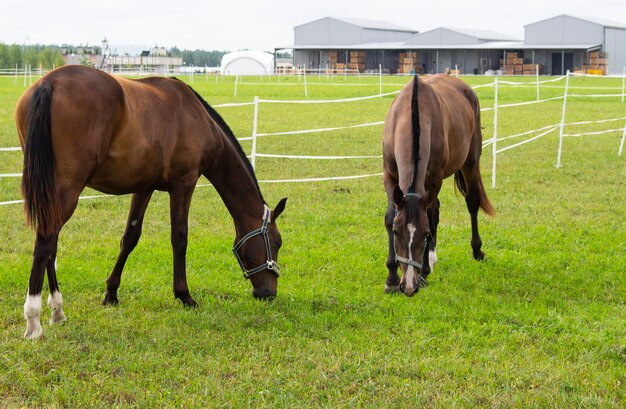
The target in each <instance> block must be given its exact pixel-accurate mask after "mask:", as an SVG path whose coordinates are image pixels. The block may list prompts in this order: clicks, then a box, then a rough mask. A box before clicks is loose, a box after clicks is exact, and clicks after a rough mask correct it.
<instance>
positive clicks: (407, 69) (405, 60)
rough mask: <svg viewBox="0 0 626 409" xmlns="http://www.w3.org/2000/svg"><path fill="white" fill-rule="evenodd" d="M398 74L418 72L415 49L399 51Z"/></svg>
mask: <svg viewBox="0 0 626 409" xmlns="http://www.w3.org/2000/svg"><path fill="white" fill-rule="evenodd" d="M399 62H400V67H399V71H400V74H410V73H411V72H414V73H419V62H420V60H419V55H418V54H417V51H403V52H401V53H400V61H399Z"/></svg>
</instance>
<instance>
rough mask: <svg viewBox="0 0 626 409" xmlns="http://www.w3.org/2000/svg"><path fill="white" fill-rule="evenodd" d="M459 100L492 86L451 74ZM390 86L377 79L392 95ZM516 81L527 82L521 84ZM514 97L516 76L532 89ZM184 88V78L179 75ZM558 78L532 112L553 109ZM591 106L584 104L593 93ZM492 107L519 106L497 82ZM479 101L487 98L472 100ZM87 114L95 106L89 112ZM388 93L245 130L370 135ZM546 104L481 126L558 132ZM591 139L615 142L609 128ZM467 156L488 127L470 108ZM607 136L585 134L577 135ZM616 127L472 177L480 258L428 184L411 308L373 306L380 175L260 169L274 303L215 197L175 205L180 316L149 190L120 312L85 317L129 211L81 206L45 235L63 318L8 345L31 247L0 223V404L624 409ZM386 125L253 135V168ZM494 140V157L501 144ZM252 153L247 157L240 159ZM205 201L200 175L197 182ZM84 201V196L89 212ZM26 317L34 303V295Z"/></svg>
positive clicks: (552, 139)
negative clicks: (432, 236) (281, 207)
mask: <svg viewBox="0 0 626 409" xmlns="http://www.w3.org/2000/svg"><path fill="white" fill-rule="evenodd" d="M464 79H465V80H466V81H468V82H469V83H470V84H472V85H480V84H486V83H489V82H492V81H493V78H488V77H465V78H464ZM408 80H409V78H408V77H385V78H383V81H384V84H383V92H391V91H395V90H398V89H400V87H401V86H402V85H403V84H405V83H406V82H407V81H408ZM519 80H520V81H529V79H523V80H522V79H519ZM531 80H532V79H531ZM187 81H188V82H191V78H187ZM234 81H235V80H234V78H217V79H215V78H214V77H208V78H205V77H202V76H200V77H195V78H194V79H193V83H192V84H191V85H192V86H193V87H194V89H196V90H197V91H198V92H199V93H200V94H201V95H202V96H203V97H204V98H205V99H206V100H207V101H208V102H209V103H210V104H212V105H219V104H224V103H231V102H250V101H252V98H253V97H254V96H259V97H260V98H263V99H281V100H292V99H305V97H304V91H303V82H302V79H300V80H299V79H298V78H297V77H286V78H281V79H280V80H279V81H280V82H278V84H277V83H276V82H277V80H276V79H272V80H271V83H270V81H268V80H267V78H265V79H260V78H256V77H250V78H245V79H244V81H243V83H241V82H240V83H238V88H237V96H236V97H234V96H233V93H234V85H235V84H234ZM571 82H572V84H571V85H573V86H576V87H578V88H577V89H576V93H577V94H582V93H585V92H588V93H589V94H592V93H596V92H606V93H611V91H610V90H608V88H611V87H620V86H621V84H622V80H621V79H605V78H602V79H595V78H575V79H571ZM562 86H563V82H555V83H554V84H547V85H546V86H545V87H542V88H541V98H550V97H554V96H558V95H562V94H563V88H562ZM307 87H308V89H307V91H308V99H338V98H350V97H357V96H366V95H375V94H378V92H379V82H378V78H377V77H362V78H354V77H349V78H343V77H334V78H327V77H325V76H321V77H319V78H318V77H310V78H308V84H307ZM598 90H600V91H598ZM23 91H24V87H23V82H22V79H21V78H20V79H14V78H12V77H8V78H7V77H5V78H2V77H0V147H13V146H18V144H19V143H18V138H17V134H16V131H15V125H14V120H13V110H14V107H15V103H16V101H17V99H18V98H19V95H20V94H21V93H22V92H23ZM499 92H500V93H499V97H498V102H499V103H500V104H506V103H513V102H520V101H529V100H532V99H533V98H535V96H536V90H535V88H533V87H519V86H508V87H506V86H502V88H501V89H500V91H499ZM477 93H478V95H479V98H480V101H481V106H482V107H483V109H484V108H489V107H492V106H493V104H494V90H493V87H484V88H477ZM94 97H97V96H94ZM392 98H393V96H384V97H381V98H373V99H368V100H364V101H358V102H349V103H341V104H310V105H288V104H261V105H260V107H259V112H258V121H259V122H258V128H259V129H258V132H260V133H270V132H283V131H291V130H306V129H317V128H330V127H340V126H348V125H354V124H362V123H368V122H375V121H383V120H384V118H385V114H386V112H387V109H388V108H389V105H390V103H391V100H392ZM218 111H219V112H220V113H221V114H222V116H223V117H224V119H225V120H226V122H227V123H228V124H229V125H230V126H231V128H232V129H233V131H234V133H235V135H236V136H238V137H247V136H250V135H251V133H252V122H253V109H252V107H251V106H239V107H222V108H218ZM561 113H562V100H553V101H548V102H546V103H543V104H541V105H524V106H520V107H515V108H511V109H502V110H499V116H498V135H499V136H506V135H514V134H517V133H522V132H524V131H526V130H529V129H538V128H541V127H545V126H548V125H552V124H555V123H558V122H559V121H560V119H561ZM625 116H626V104H624V103H622V102H621V101H620V99H619V98H615V97H605V98H591V97H578V98H572V99H570V100H568V107H567V122H575V121H587V120H590V119H606V118H622V117H625ZM616 123H617V125H615V123H613V124H612V125H608V127H614V128H619V127H623V126H624V122H623V121H621V122H616ZM483 127H484V129H483V135H484V140H487V139H489V138H491V136H492V135H493V111H485V112H484V113H483ZM581 128H582V130H583V131H589V132H593V131H597V130H598V129H606V128H607V126H606V125H602V124H586V125H581V126H580V127H578V128H577V131H579V130H580V129H581ZM621 137H622V133H621V132H613V133H608V134H604V135H591V136H583V137H568V138H565V139H564V143H563V156H562V167H561V168H559V169H556V168H555V166H554V165H555V161H556V156H557V148H558V145H559V138H558V131H556V132H553V133H551V134H549V135H546V136H544V137H542V138H539V139H537V140H535V141H532V142H531V143H528V144H525V145H522V146H519V147H517V148H515V149H511V150H508V151H506V152H503V153H501V154H499V155H498V156H497V187H496V188H495V189H494V188H491V187H490V186H491V175H492V157H491V146H487V147H486V148H485V149H484V150H483V157H482V164H481V169H482V174H483V179H484V182H485V186H486V188H487V194H488V195H489V196H490V199H491V201H492V203H493V204H494V206H495V207H496V209H497V211H498V215H497V217H495V218H488V217H486V216H485V215H484V214H482V212H481V213H480V214H479V225H480V229H481V236H482V238H483V250H484V251H485V253H486V259H485V260H484V261H483V262H476V261H474V260H473V259H472V255H471V247H470V243H469V242H470V231H471V229H470V223H469V215H468V213H467V210H466V207H465V203H464V200H463V199H462V197H460V196H459V195H458V194H456V193H455V191H454V189H453V184H452V181H451V180H447V181H446V182H444V186H443V188H442V192H441V194H440V200H441V221H440V225H439V232H438V246H437V249H438V257H439V262H438V263H437V264H436V265H435V269H434V272H433V273H432V274H431V275H430V276H429V286H428V287H427V288H425V289H422V290H421V291H420V292H419V293H418V294H417V295H416V296H415V297H413V298H407V297H405V296H404V295H393V294H392V295H389V294H384V292H383V288H384V280H385V277H386V275H387V269H386V267H385V259H386V251H387V244H386V233H385V228H384V225H383V217H384V212H385V207H386V197H385V193H384V191H383V187H382V180H381V179H382V178H381V177H380V176H369V177H364V178H358V179H348V180H325V181H307V182H287V183H270V182H266V181H275V180H284V179H305V178H325V177H336V176H352V175H372V174H378V173H380V172H381V167H382V159H379V158H363V159H347V160H319V161H314V160H303V159H282V158H281V159H279V158H257V177H258V179H259V180H260V181H261V183H260V185H261V190H262V192H263V195H264V196H265V199H266V200H267V202H268V204H269V205H270V207H273V206H275V205H276V203H277V202H278V201H279V200H280V199H281V198H282V197H285V196H286V197H288V198H289V200H288V202H287V208H286V210H285V212H284V214H283V215H282V216H281V217H280V219H279V220H278V226H279V228H280V230H281V233H282V236H283V242H284V244H283V248H282V250H281V253H280V259H279V260H278V261H279V263H280V265H281V270H282V276H281V278H280V279H279V284H278V296H277V297H276V298H275V299H274V300H272V301H270V302H260V301H257V300H255V299H254V298H253V297H252V295H251V293H250V291H251V288H252V287H251V285H250V283H249V282H248V281H245V280H244V279H243V278H242V277H241V271H240V269H239V266H238V264H237V261H236V260H235V258H234V257H233V255H232V252H231V246H232V243H233V238H234V227H233V223H232V220H231V218H230V215H229V214H228V212H227V210H226V208H225V206H224V205H223V203H222V201H221V200H220V198H219V196H218V195H217V193H216V192H215V190H214V189H212V188H211V187H210V186H199V187H198V188H197V189H196V192H195V195H194V198H193V200H192V204H191V212H190V220H189V246H188V250H187V276H188V282H189V287H190V291H191V294H192V295H193V296H194V298H195V299H196V301H198V303H199V306H198V308H196V309H185V308H183V307H182V305H181V303H180V302H179V301H178V300H176V299H175V298H174V296H173V294H172V253H171V247H170V239H169V232H170V228H169V210H168V205H169V202H168V197H167V195H166V194H164V193H158V192H157V193H155V195H154V197H153V199H152V201H151V203H150V206H149V207H148V210H147V213H146V218H145V222H144V229H143V236H142V238H141V240H140V242H139V245H138V246H137V248H136V250H135V251H134V252H133V254H131V256H130V258H129V260H128V263H127V264H126V268H125V270H124V273H123V275H122V284H121V287H120V289H119V293H118V294H119V299H120V304H119V305H118V306H116V307H103V306H102V305H101V304H100V301H101V300H102V297H103V295H104V291H105V282H104V280H105V279H106V278H107V276H108V274H109V273H110V270H111V269H112V267H113V264H114V263H115V259H116V257H117V252H118V249H119V240H120V237H121V234H122V232H123V229H124V226H125V222H126V217H127V211H128V207H129V203H130V197H127V196H126V197H124V196H123V197H102V198H96V199H89V200H82V201H81V202H79V205H78V208H77V210H76V212H75V213H74V216H73V217H72V219H71V220H70V222H69V223H68V224H67V225H66V226H65V227H64V229H63V231H62V232H61V236H60V239H59V252H58V279H59V285H60V289H61V292H62V293H63V296H64V301H65V304H64V310H65V313H66V315H67V318H68V320H67V322H66V323H65V324H63V325H58V326H51V325H49V324H48V322H47V320H48V318H49V314H50V311H49V309H48V308H47V307H46V306H44V308H43V316H42V324H43V325H44V331H45V332H44V337H43V339H41V340H39V341H36V342H30V341H26V340H24V339H22V335H23V332H24V329H25V321H24V318H23V303H24V300H25V293H26V289H27V286H28V277H29V271H30V262H31V254H32V245H33V241H34V234H33V232H32V231H31V230H29V229H28V228H26V227H25V225H24V221H23V217H22V211H21V206H20V205H19V204H12V205H2V206H0V229H1V232H0V255H1V262H0V294H2V295H1V296H0V402H2V404H1V405H0V406H2V407H8V408H12V407H107V408H108V407H184V408H192V407H333V408H335V407H345V408H354V407H371V408H375V407H441V408H448V407H623V406H624V405H626V233H625V232H626V206H625V203H626V184H625V183H624V180H626V156H624V155H626V154H622V156H618V155H617V151H618V147H619V144H620V138H621ZM381 140H382V126H380V125H379V126H369V127H360V128H350V129H342V130H338V131H332V132H322V133H304V134H295V135H279V136H265V137H260V138H259V139H258V146H257V150H258V152H262V153H270V154H289V155H337V156H345V155H361V156H376V155H380V153H381ZM507 143H512V142H508V141H503V142H502V143H500V142H499V143H498V147H499V148H500V147H502V146H506V144H507ZM242 146H243V147H244V150H245V151H246V152H250V149H251V144H250V142H249V141H244V142H242ZM21 161H22V154H21V152H19V151H9V152H0V174H11V173H18V172H20V171H21ZM199 183H200V184H202V185H204V184H206V183H207V181H206V180H205V179H201V180H200V181H199ZM97 194H98V193H97V192H94V191H90V190H86V191H85V192H84V193H83V195H84V196H89V195H97ZM19 198H20V197H19V178H16V177H7V178H0V202H5V201H12V200H17V199H19ZM43 295H44V300H45V299H46V297H47V286H46V285H44V293H43Z"/></svg>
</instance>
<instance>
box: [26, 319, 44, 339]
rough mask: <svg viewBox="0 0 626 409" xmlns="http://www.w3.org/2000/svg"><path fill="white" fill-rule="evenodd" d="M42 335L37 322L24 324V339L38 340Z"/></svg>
mask: <svg viewBox="0 0 626 409" xmlns="http://www.w3.org/2000/svg"><path fill="white" fill-rule="evenodd" d="M42 335H43V327H42V326H41V324H40V323H39V322H36V323H26V332H25V333H24V338H26V339H39V338H41V336H42Z"/></svg>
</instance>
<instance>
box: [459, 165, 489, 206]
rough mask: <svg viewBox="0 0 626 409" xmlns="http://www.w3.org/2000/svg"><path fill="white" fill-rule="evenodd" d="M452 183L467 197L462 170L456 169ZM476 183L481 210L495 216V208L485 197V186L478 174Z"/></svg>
mask: <svg viewBox="0 0 626 409" xmlns="http://www.w3.org/2000/svg"><path fill="white" fill-rule="evenodd" d="M454 184H455V185H456V187H457V189H459V192H461V194H462V195H463V196H464V197H467V182H466V181H465V176H463V172H462V171H460V170H457V171H456V172H455V173H454ZM476 184H477V186H476V189H477V190H478V204H479V206H480V208H481V209H483V211H484V212H485V213H486V214H488V215H489V216H495V215H496V208H495V207H493V205H492V204H491V201H490V200H489V197H487V192H485V186H483V180H482V178H481V177H480V174H479V177H478V181H477V183H476Z"/></svg>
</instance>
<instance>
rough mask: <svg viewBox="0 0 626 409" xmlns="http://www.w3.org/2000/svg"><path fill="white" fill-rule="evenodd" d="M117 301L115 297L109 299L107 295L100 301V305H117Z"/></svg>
mask: <svg viewBox="0 0 626 409" xmlns="http://www.w3.org/2000/svg"><path fill="white" fill-rule="evenodd" d="M117 304H119V301H118V299H117V297H109V295H108V294H107V295H105V296H104V300H102V305H117Z"/></svg>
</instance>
